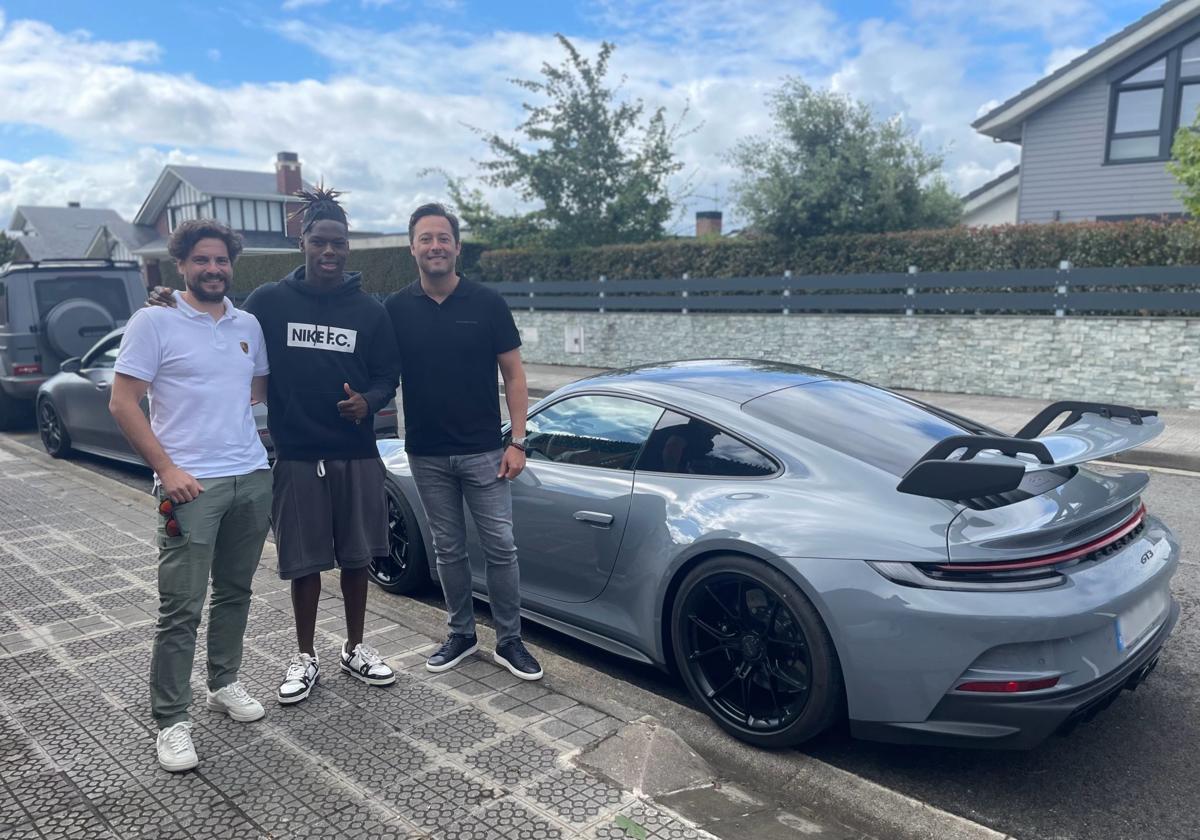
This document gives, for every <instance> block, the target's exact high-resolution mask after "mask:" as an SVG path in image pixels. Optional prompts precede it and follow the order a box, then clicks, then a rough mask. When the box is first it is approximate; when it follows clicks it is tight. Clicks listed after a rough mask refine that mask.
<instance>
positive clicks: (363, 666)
mask: <svg viewBox="0 0 1200 840" xmlns="http://www.w3.org/2000/svg"><path fill="white" fill-rule="evenodd" d="M342 670H343V671H345V672H346V673H347V674H350V675H351V676H353V677H357V678H358V679H360V680H362V681H363V682H365V683H366V684H367V685H391V684H392V683H394V682H395V681H396V672H395V671H393V670H392V669H391V668H389V667H388V666H387V665H385V664H384V662H383V657H381V656H380V655H379V651H377V650H375V648H373V647H368V646H367V645H364V644H363V643H362V642H359V643H358V644H357V645H355V646H354V652H353V653H346V645H345V644H343V645H342Z"/></svg>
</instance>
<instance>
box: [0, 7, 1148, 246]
mask: <svg viewBox="0 0 1200 840" xmlns="http://www.w3.org/2000/svg"><path fill="white" fill-rule="evenodd" d="M1156 5H1158V4H1157V3H1155V2H1153V1H1152V0H1108V1H1107V2H1102V3H1096V2H1090V0H990V2H983V3H981V2H978V0H892V2H868V0H851V1H850V2H824V3H822V2H816V0H794V1H793V2H788V3H778V2H773V3H768V2H758V0H659V2H647V0H588V2H577V3H568V2H510V3H495V2H484V1H483V0H475V1H474V2H468V0H426V2H423V3H413V2H404V0H344V1H343V2H339V1H338V0H276V2H246V0H213V3H212V4H192V3H188V4H182V3H180V4H174V3H162V2H157V3H151V2H143V0H135V1H134V2H123V3H120V4H119V6H117V8H119V10H120V12H119V13H118V14H114V13H113V9H114V5H112V4H97V3H94V2H89V3H84V2H79V0H56V2H54V3H46V2H44V0H42V2H36V3H35V2H28V0H20V1H19V2H14V0H0V225H2V224H3V223H5V222H6V221H7V220H8V218H9V217H10V216H11V213H12V210H13V208H14V207H16V206H17V205H18V204H52V205H54V204H64V203H65V202H66V201H69V200H79V201H82V202H83V203H84V204H85V206H104V207H113V208H114V209H116V210H118V211H119V212H120V213H122V214H123V215H125V216H126V217H127V218H130V217H132V215H133V214H134V213H135V212H136V210H137V208H138V206H139V205H140V203H141V200H142V198H143V197H144V196H145V194H146V193H147V191H148V190H149V188H150V186H151V184H152V183H153V180H154V178H155V177H156V175H157V174H158V172H159V171H160V170H161V168H162V166H163V165H164V164H166V163H168V162H188V163H198V164H202V165H212V166H230V167H237V168H253V169H269V168H270V165H271V161H272V160H273V158H274V155H275V152H277V151H280V150H284V149H287V150H291V151H296V152H299V153H300V156H301V160H302V161H303V163H304V172H305V175H306V177H308V178H310V179H313V178H316V177H320V176H323V177H324V178H325V179H326V180H327V181H328V182H330V183H332V184H334V185H340V186H344V187H347V188H349V189H350V190H351V195H350V196H349V197H348V200H349V202H350V204H351V210H352V213H353V217H354V219H355V220H356V222H357V223H358V224H359V226H360V227H369V228H372V229H387V230H395V229H399V228H402V227H403V222H404V219H405V218H406V217H407V212H408V210H409V209H410V208H411V207H413V206H415V204H416V203H418V202H420V201H425V200H429V199H436V198H442V197H443V193H444V181H443V180H442V179H441V178H440V177H439V176H437V175H436V174H429V173H428V172H426V170H428V169H429V168H430V167H441V168H443V169H445V170H447V171H449V172H452V173H454V174H456V175H460V176H470V175H472V173H474V172H475V171H476V169H477V167H476V162H477V161H478V160H479V159H481V158H484V157H486V149H485V148H484V147H483V144H482V143H481V141H480V140H479V139H478V137H477V136H476V135H475V134H474V133H473V132H472V131H471V130H470V128H469V127H468V126H475V127H478V128H482V129H485V130H489V131H498V132H500V133H502V134H511V133H512V129H513V128H514V127H515V126H516V125H517V124H518V122H519V121H520V119H521V101H522V92H521V91H519V90H517V89H516V88H514V87H513V86H512V85H511V84H510V83H509V82H508V81H507V80H508V79H509V78H511V77H514V76H515V77H522V78H532V77H535V76H536V74H537V70H538V68H539V67H540V65H541V63H542V62H543V61H547V60H548V61H551V62H554V63H557V62H558V61H559V60H560V59H561V56H562V53H561V50H560V49H559V47H558V46H557V45H556V43H555V42H554V37H553V36H554V33H556V32H561V33H563V34H565V35H567V36H568V37H569V38H571V39H572V40H573V41H574V42H575V43H576V44H577V46H579V47H580V48H581V49H582V50H583V51H584V52H585V53H589V52H590V53H594V51H595V48H596V46H597V45H598V44H599V42H600V41H601V40H605V39H607V40H609V41H612V42H614V43H615V44H616V45H617V48H618V49H617V53H616V55H615V57H614V60H613V66H614V69H615V70H616V71H617V72H618V73H621V74H624V75H625V76H626V77H627V81H626V83H625V87H624V91H625V92H626V93H627V94H628V95H630V96H638V97H641V98H642V99H644V100H645V101H646V102H647V104H649V105H652V106H657V105H663V106H665V107H666V108H667V109H668V113H669V114H672V115H679V114H681V113H683V111H684V109H685V108H687V110H688V117H687V121H686V124H687V125H688V126H690V127H693V128H695V131H693V132H691V133H690V134H689V135H688V136H687V137H685V138H684V139H683V140H682V141H681V142H680V145H679V147H678V149H677V151H678V153H679V155H680V157H681V159H682V160H683V161H684V163H685V173H684V176H682V177H681V180H680V181H679V183H678V184H677V185H676V186H677V191H678V192H680V193H683V192H685V191H686V190H687V189H688V187H689V185H690V189H691V191H692V192H693V193H695V194H698V195H694V196H693V197H692V198H691V199H689V200H688V201H686V202H685V203H684V205H683V207H682V208H681V213H680V217H679V218H678V219H677V220H675V221H674V222H673V223H672V227H673V229H675V230H678V231H681V232H682V231H686V230H688V229H690V227H691V224H692V223H691V221H690V214H691V212H692V211H693V210H695V209H709V208H711V207H712V206H713V205H714V200H715V201H716V203H717V204H719V205H720V207H721V209H723V210H725V211H726V212H727V214H728V215H729V217H730V221H731V222H732V223H735V224H736V221H737V219H736V208H734V207H732V206H730V205H729V202H728V195H729V190H728V188H729V184H730V182H731V180H732V179H733V178H735V177H736V174H737V173H736V171H734V170H733V169H732V167H731V166H730V164H729V162H728V160H727V158H726V153H727V152H728V150H729V149H730V148H732V147H733V146H734V145H735V144H736V143H737V142H738V141H739V140H741V139H744V138H746V137H751V136H756V135H758V134H761V133H762V132H765V131H766V130H768V129H769V124H770V123H769V115H768V114H767V112H766V110H765V108H764V106H763V100H764V97H765V95H766V94H768V93H769V92H770V90H771V89H772V88H773V87H775V86H776V85H778V83H779V80H780V79H781V78H782V77H783V76H785V75H797V76H801V77H803V78H805V79H806V80H808V81H809V82H810V83H811V84H813V85H816V86H820V87H832V88H834V89H836V90H839V91H843V92H846V93H848V94H851V95H853V96H856V97H858V98H860V99H863V100H864V101H866V102H868V103H869V104H870V105H871V107H872V108H873V109H875V111H876V112H877V113H879V114H880V115H881V116H885V115H891V114H900V115H902V117H903V118H904V119H905V120H906V121H907V122H908V124H909V125H910V126H911V127H912V128H913V129H914V130H915V131H916V132H917V133H918V135H919V137H920V138H921V139H922V142H924V143H925V144H926V145H927V147H929V148H934V149H942V150H944V151H945V154H946V166H945V174H946V176H947V178H948V179H949V180H950V182H951V184H952V185H953V186H954V187H956V188H957V189H959V190H961V191H966V190H969V189H971V188H973V187H975V186H978V185H979V184H980V183H983V182H984V181H986V180H988V179H989V178H991V177H993V176H995V175H996V174H999V173H1000V172H1002V171H1004V169H1006V168H1007V167H1008V166H1010V165H1011V164H1012V163H1015V162H1016V160H1017V150H1016V148H1015V147H1012V146H1008V145H996V144H993V143H991V141H990V140H987V139H986V138H981V137H979V136H978V135H975V134H974V132H972V131H971V129H970V122H971V120H973V119H974V118H975V117H976V116H977V115H978V114H979V113H980V112H981V111H983V110H986V109H987V108H988V107H989V105H995V104H997V103H998V102H1000V101H1003V100H1004V99H1006V98H1008V97H1009V96H1011V95H1012V94H1014V93H1016V92H1018V91H1019V90H1021V89H1022V88H1023V87H1025V86H1027V85H1029V84H1031V83H1033V82H1034V81H1036V80H1037V79H1038V78H1040V77H1041V76H1043V75H1044V74H1045V73H1046V72H1047V71H1048V70H1050V69H1052V68H1053V67H1055V66H1058V65H1060V64H1062V63H1064V62H1065V61H1067V60H1069V59H1070V58H1071V57H1073V56H1074V55H1077V54H1078V53H1079V52H1081V51H1083V50H1085V49H1087V48H1089V47H1091V46H1093V45H1094V44H1096V43H1098V42H1099V41H1100V40H1102V39H1103V38H1104V37H1106V36H1107V35H1108V34H1111V33H1112V32H1113V31H1116V30H1117V29H1120V28H1121V27H1123V26H1125V25H1126V24H1128V23H1130V22H1132V21H1134V20H1136V19H1137V18H1138V17H1140V16H1141V15H1143V14H1145V13H1146V12H1148V11H1150V10H1151V9H1153V8H1154V7H1155V6H1156ZM488 192H489V195H490V197H491V199H492V200H493V202H494V203H495V204H496V205H497V206H499V207H504V208H509V207H514V206H518V202H517V199H516V198H515V197H514V196H512V195H510V194H506V193H505V192H503V191H499V190H489V191H488ZM699 196H704V197H703V198H701V197H699Z"/></svg>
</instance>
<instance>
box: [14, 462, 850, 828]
mask: <svg viewBox="0 0 1200 840" xmlns="http://www.w3.org/2000/svg"><path fill="white" fill-rule="evenodd" d="M155 515H156V514H155V513H154V508H153V505H152V503H151V502H150V500H149V498H148V497H147V496H146V495H145V494H144V493H139V492H137V491H135V490H132V489H130V488H127V487H124V486H121V485H119V484H117V483H115V482H112V481H109V480H107V479H105V478H102V477H98V476H96V475H94V474H92V473H89V472H86V471H85V470H83V469H81V468H79V467H76V466H74V465H71V464H66V463H63V462H57V461H53V460H51V459H50V458H48V457H47V456H44V455H42V454H40V453H34V452H29V451H28V450H24V449H23V448H22V447H19V446H16V445H13V444H10V443H3V442H0V837H5V838H13V840H17V838H22V839H23V838H88V840H99V839H100V838H129V839H130V840H132V838H147V840H149V838H154V840H173V838H209V837H212V838H272V840H282V838H318V837H319V838H377V839H378V840H387V838H399V837H437V838H446V840H453V839H454V838H458V839H459V840H466V839H467V838H555V837H585V838H612V840H616V838H700V837H710V836H713V835H711V834H708V833H706V832H704V831H701V830H697V829H696V828H695V827H694V826H693V825H690V824H688V823H686V822H685V821H684V820H682V819H681V818H680V817H678V816H677V815H676V814H675V813H673V812H671V811H669V810H668V809H666V808H663V807H661V806H659V805H656V804H655V803H654V802H653V801H651V800H649V799H647V798H645V797H643V796H640V795H635V793H633V792H631V791H629V790H623V789H621V788H620V787H619V786H618V785H617V784H615V783H614V782H612V781H611V780H610V779H608V778H606V777H605V776H604V775H602V774H601V773H599V772H595V771H592V770H585V769H581V768H580V767H578V766H576V765H575V764H574V763H573V759H574V758H576V757H577V756H579V755H580V754H581V753H583V752H584V751H588V750H592V749H593V748H595V747H597V745H601V744H603V745H605V746H606V747H607V746H608V745H614V744H615V745H616V752H620V747H621V744H622V743H623V740H622V739H628V738H629V737H630V735H629V733H630V731H631V730H630V727H629V726H625V723H626V722H625V721H621V720H618V719H616V718H614V717H611V716H609V715H606V714H604V713H603V712H600V711H598V710H596V709H594V708H592V707H590V706H588V705H584V704H580V703H577V702H575V701H574V700H571V699H569V698H568V697H566V696H564V695H561V694H558V693H555V692H553V691H551V690H549V689H548V688H547V687H546V686H545V685H542V684H539V683H524V682H521V681H519V680H517V679H516V678H515V677H513V676H512V675H510V674H509V673H508V672H507V671H505V670H503V669H501V668H499V667H497V666H496V665H494V664H492V663H491V661H490V659H484V658H483V657H482V656H479V657H477V659H476V660H475V661H472V662H469V663H466V664H464V665H463V666H461V667H459V668H457V669H455V670H453V671H450V672H447V673H445V674H441V675H431V674H429V673H427V672H426V671H425V670H424V667H423V662H424V655H425V653H427V652H428V651H430V650H431V649H432V648H433V647H434V646H435V643H434V641H433V639H431V638H430V637H428V636H425V635H421V634H420V633H417V632H414V631H412V630H410V629H409V628H407V627H405V626H403V625H400V624H397V623H395V622H394V621H392V620H390V619H389V618H387V617H385V616H383V615H381V614H380V612H379V611H377V610H374V609H371V610H370V611H369V613H368V626H367V630H368V633H367V637H368V641H369V643H371V644H373V645H375V646H376V647H378V648H379V649H380V651H381V652H382V653H383V655H384V656H385V657H387V659H388V660H389V661H390V662H391V663H392V664H393V665H395V666H396V667H397V669H398V671H399V674H398V680H397V683H396V685H394V686H392V687H389V688H370V687H367V686H364V685H363V684H361V683H359V682H358V681H356V680H354V679H352V678H351V677H349V676H348V675H345V674H343V673H341V672H340V671H339V670H338V668H337V655H336V651H337V648H338V645H339V644H340V641H341V636H340V632H341V629H342V627H343V626H344V624H343V616H342V606H341V602H340V598H339V596H338V592H337V584H336V578H335V577H333V576H327V579H326V586H325V594H324V597H323V599H322V602H321V612H320V617H319V625H318V631H317V639H318V652H319V654H320V656H321V660H322V662H323V663H324V672H323V675H322V682H321V684H320V686H319V687H318V688H317V689H316V690H314V692H313V695H312V697H311V698H310V699H309V700H308V701H306V702H304V703H301V704H298V705H297V706H294V707H289V708H282V707H280V706H278V705H277V704H276V703H275V702H274V700H273V693H274V691H275V689H276V687H277V683H278V680H279V679H280V677H281V675H282V673H283V670H284V668H285V665H286V663H287V661H288V659H289V658H290V656H291V655H292V653H293V651H294V649H295V643H294V636H293V629H292V618H291V607H290V601H289V596H288V591H287V588H286V587H285V585H284V584H282V583H281V582H280V581H279V580H278V578H277V577H276V574H275V571H274V568H275V562H274V551H273V548H272V547H271V546H270V545H268V548H267V552H266V553H265V555H264V558H263V564H262V568H261V569H260V571H259V573H258V575H257V576H256V578H255V589H254V591H255V594H254V598H253V605H252V609H251V613H250V622H249V626H248V629H247V643H246V653H245V661H244V665H243V669H242V673H241V678H242V681H243V682H244V683H245V684H246V685H247V687H248V688H249V689H250V690H251V692H252V693H253V694H254V695H255V696H257V697H259V698H260V699H262V700H263V701H264V705H266V706H267V716H266V718H265V719H264V720H262V721H259V722H256V723H252V724H241V723H235V722H233V721H231V720H229V719H228V718H226V717H225V716H223V715H219V714H217V713H214V712H210V711H208V710H207V709H205V708H204V707H203V698H204V679H203V667H204V666H203V662H204V655H203V639H204V638H205V625H203V624H202V625H201V628H200V644H199V645H198V648H199V650H198V657H197V668H196V670H195V671H194V673H193V678H192V685H193V690H194V692H195V695H196V697H197V698H198V699H197V700H196V701H195V702H194V703H193V707H192V715H193V718H192V719H193V722H194V724H195V728H194V730H193V734H194V738H195V741H196V746H197V750H198V752H199V754H200V759H201V764H200V768H199V769H198V770H197V771H194V772H189V773H183V774H169V773H166V772H164V771H162V770H161V769H159V768H158V766H157V763H156V761H155V752H154V727H153V722H152V720H151V718H150V714H149V710H148V689H147V685H146V680H147V672H148V667H149V658H150V643H151V639H152V637H153V633H154V616H155V613H156V609H157V596H156V552H155V549H154V548H153V547H152V546H151V543H150V538H151V535H152V533H153V527H154V524H155ZM683 749H684V750H686V748H685V747H684V748H683ZM611 750H612V748H610V751H611ZM604 751H605V750H603V749H601V750H596V751H595V752H592V753H590V755H591V756H597V755H602V754H603V753H604ZM697 760H698V759H697ZM760 804H761V803H760ZM702 810H703V809H702ZM716 822H719V820H718V821H716ZM727 824H728V825H729V826H730V827H731V828H732V827H733V826H734V825H735V824H734V823H727ZM792 825H793V826H796V825H798V826H799V828H797V829H796V832H795V833H788V834H786V835H784V834H774V833H772V834H770V835H765V834H764V835H759V836H763V837H766V836H800V835H801V834H803V835H805V836H816V837H823V838H824V837H837V838H846V837H859V836H861V835H858V834H855V833H853V832H848V831H843V830H840V829H839V830H833V829H827V827H822V826H820V825H818V824H817V823H815V822H812V821H805V820H799V821H798V822H796V821H795V820H793V823H792ZM780 826H781V830H782V828H786V826H784V825H783V824H782V823H780ZM725 836H727V837H734V836H739V835H737V834H736V833H733V834H726V835H725Z"/></svg>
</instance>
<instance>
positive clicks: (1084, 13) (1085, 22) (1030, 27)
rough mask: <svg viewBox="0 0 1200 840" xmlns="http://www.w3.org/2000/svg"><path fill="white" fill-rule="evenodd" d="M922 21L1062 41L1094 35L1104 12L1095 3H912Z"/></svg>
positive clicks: (1078, 0)
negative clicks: (963, 24) (1039, 35)
mask: <svg viewBox="0 0 1200 840" xmlns="http://www.w3.org/2000/svg"><path fill="white" fill-rule="evenodd" d="M909 7H910V9H911V10H912V14H913V16H914V17H915V18H917V19H918V20H923V21H929V22H932V23H934V25H937V24H946V23H951V22H955V23H957V22H963V21H969V22H971V23H972V24H974V25H976V26H979V25H982V26H984V27H994V28H996V29H1001V30H1005V31H1010V32H1017V31H1040V32H1041V33H1043V34H1044V35H1045V36H1047V37H1048V38H1051V39H1053V40H1055V41H1062V40H1066V39H1071V38H1075V37H1078V36H1080V35H1090V34H1094V30H1095V28H1096V26H1097V25H1098V24H1100V23H1102V22H1103V20H1104V14H1105V13H1104V10H1103V9H1102V8H1100V4H1097V3H1094V2H1092V0H987V2H983V3H980V2H978V1H977V0H910V3H909Z"/></svg>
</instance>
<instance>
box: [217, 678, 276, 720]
mask: <svg viewBox="0 0 1200 840" xmlns="http://www.w3.org/2000/svg"><path fill="white" fill-rule="evenodd" d="M208 708H210V709H212V710H214V711H217V712H224V713H225V714H227V715H229V716H230V717H231V718H233V719H234V720H236V721H238V722H240V723H249V722H250V721H252V720H258V719H259V718H261V717H262V716H263V715H265V714H266V711H265V710H264V709H263V707H262V703H259V702H258V701H257V700H255V699H254V698H253V697H251V696H250V695H249V694H247V693H246V689H244V688H242V684H241V683H240V682H234V683H230V684H229V685H227V686H225V687H224V688H218V689H217V690H216V691H210V692H208Z"/></svg>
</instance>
